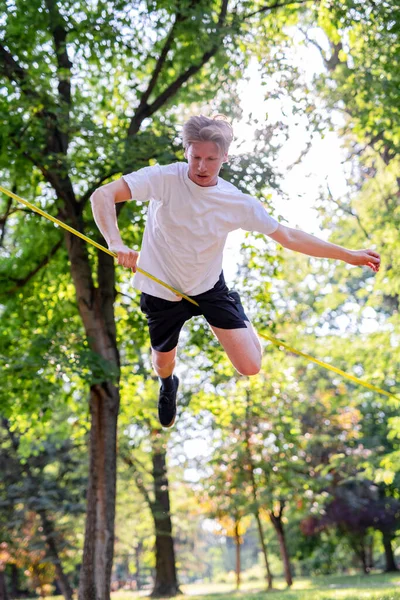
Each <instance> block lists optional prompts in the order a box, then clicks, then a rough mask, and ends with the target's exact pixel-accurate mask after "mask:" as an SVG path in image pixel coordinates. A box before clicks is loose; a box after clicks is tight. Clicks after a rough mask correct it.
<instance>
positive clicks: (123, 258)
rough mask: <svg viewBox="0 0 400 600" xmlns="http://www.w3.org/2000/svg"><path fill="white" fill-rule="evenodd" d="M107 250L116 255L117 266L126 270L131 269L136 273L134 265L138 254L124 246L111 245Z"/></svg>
mask: <svg viewBox="0 0 400 600" xmlns="http://www.w3.org/2000/svg"><path fill="white" fill-rule="evenodd" d="M109 249H110V250H111V251H112V252H115V253H116V254H117V255H118V264H119V265H122V266H123V267H127V268H128V269H132V271H133V272H134V273H136V263H137V260H138V258H139V252H136V250H131V248H128V246H125V244H118V245H113V244H111V245H110V247H109Z"/></svg>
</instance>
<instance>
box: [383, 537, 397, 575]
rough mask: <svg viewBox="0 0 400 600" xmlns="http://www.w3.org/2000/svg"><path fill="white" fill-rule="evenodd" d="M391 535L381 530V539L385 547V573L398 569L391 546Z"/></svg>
mask: <svg viewBox="0 0 400 600" xmlns="http://www.w3.org/2000/svg"><path fill="white" fill-rule="evenodd" d="M393 537H394V536H392V535H390V534H389V533H384V532H383V531H382V541H383V547H384V548H385V559H386V567H385V573H392V572H395V571H398V568H397V565H396V561H395V559H394V554H393V548H392V540H393Z"/></svg>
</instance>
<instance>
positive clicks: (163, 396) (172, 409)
mask: <svg viewBox="0 0 400 600" xmlns="http://www.w3.org/2000/svg"><path fill="white" fill-rule="evenodd" d="M172 379H173V382H174V389H173V390H168V391H166V390H163V388H162V387H161V388H160V396H159V398H158V418H159V419H160V423H161V425H162V426H163V427H172V425H173V424H174V423H175V418H176V393H177V391H178V386H179V379H178V378H177V376H176V375H173V377H172Z"/></svg>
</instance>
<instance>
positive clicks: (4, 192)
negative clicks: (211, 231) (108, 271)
mask: <svg viewBox="0 0 400 600" xmlns="http://www.w3.org/2000/svg"><path fill="white" fill-rule="evenodd" d="M0 192H3V194H6V196H10V198H14V200H18V202H22V204H25V206H27V207H28V208H30V209H31V210H33V211H35V212H37V213H39V215H42V217H45V218H46V219H49V221H53V223H56V224H57V225H59V226H60V227H62V228H63V229H66V230H67V231H69V232H70V233H73V234H74V235H76V236H78V237H80V238H81V239H82V240H84V241H85V242H87V243H88V244H92V246H95V247H96V248H98V249H99V250H103V252H106V253H107V254H109V255H110V256H113V257H114V258H118V256H117V254H116V253H115V252H111V250H109V249H108V248H105V246H102V245H101V244H98V243H97V242H95V241H94V240H91V239H90V238H88V237H86V235H83V233H81V232H80V231H77V230H76V229H73V227H70V226H69V225H67V224H66V223H63V222H62V221H59V220H58V219H56V218H55V217H52V216H51V215H49V214H47V213H46V212H44V210H42V209H41V208H38V207H37V206H35V205H34V204H31V203H30V202H28V201H27V200H24V199H23V198H21V197H20V196H17V194H14V193H13V192H10V191H9V190H6V189H5V188H3V187H2V186H1V185H0ZM136 270H137V271H138V272H139V273H142V275H145V276H146V277H149V279H152V280H153V281H155V282H156V283H159V284H160V285H162V286H164V287H165V288H167V289H168V290H171V292H174V294H177V295H178V296H180V297H181V298H185V300H188V301H189V302H191V303H192V304H195V305H196V306H198V304H197V302H195V301H194V300H193V299H192V298H189V296H186V295H185V294H183V293H182V292H180V291H179V290H176V289H175V288H173V287H172V286H171V285H168V283H165V282H164V281H161V279H158V278H157V277H154V275H151V274H150V273H148V272H147V271H144V270H143V269H141V268H140V267H136Z"/></svg>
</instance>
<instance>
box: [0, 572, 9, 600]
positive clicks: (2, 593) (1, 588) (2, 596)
mask: <svg viewBox="0 0 400 600" xmlns="http://www.w3.org/2000/svg"><path fill="white" fill-rule="evenodd" d="M0 600H8V594H7V586H6V575H5V573H4V571H3V570H2V569H0Z"/></svg>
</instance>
